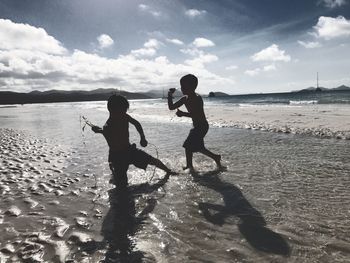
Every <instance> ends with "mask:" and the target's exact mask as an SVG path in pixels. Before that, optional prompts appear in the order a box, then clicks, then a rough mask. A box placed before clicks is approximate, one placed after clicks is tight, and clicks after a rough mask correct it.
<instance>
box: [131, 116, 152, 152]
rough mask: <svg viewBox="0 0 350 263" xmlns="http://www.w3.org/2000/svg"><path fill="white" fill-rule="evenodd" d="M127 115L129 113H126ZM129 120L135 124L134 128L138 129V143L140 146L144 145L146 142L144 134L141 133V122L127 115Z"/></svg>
mask: <svg viewBox="0 0 350 263" xmlns="http://www.w3.org/2000/svg"><path fill="white" fill-rule="evenodd" d="M128 116H129V115H128ZM129 122H130V123H131V124H132V125H134V126H135V128H136V130H137V131H138V133H139V134H140V137H141V140H140V144H141V146H142V147H146V146H147V144H148V142H147V140H146V137H145V134H144V133H143V129H142V126H141V124H140V123H139V122H138V121H137V120H135V119H134V118H132V117H131V116H129Z"/></svg>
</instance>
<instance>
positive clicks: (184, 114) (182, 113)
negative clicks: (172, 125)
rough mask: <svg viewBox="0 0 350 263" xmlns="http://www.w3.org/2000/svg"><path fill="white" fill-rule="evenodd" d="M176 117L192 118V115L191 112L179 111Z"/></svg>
mask: <svg viewBox="0 0 350 263" xmlns="http://www.w3.org/2000/svg"><path fill="white" fill-rule="evenodd" d="M176 116H178V117H189V118H192V116H191V114H190V113H189V112H185V111H181V110H179V109H178V110H177V112H176Z"/></svg>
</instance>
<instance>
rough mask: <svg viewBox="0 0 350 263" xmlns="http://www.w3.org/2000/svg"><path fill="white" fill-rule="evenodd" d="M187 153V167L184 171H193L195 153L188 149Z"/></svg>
mask: <svg viewBox="0 0 350 263" xmlns="http://www.w3.org/2000/svg"><path fill="white" fill-rule="evenodd" d="M185 153H186V167H184V169H187V168H190V169H193V164H192V157H193V152H192V151H190V150H189V149H187V148H186V150H185Z"/></svg>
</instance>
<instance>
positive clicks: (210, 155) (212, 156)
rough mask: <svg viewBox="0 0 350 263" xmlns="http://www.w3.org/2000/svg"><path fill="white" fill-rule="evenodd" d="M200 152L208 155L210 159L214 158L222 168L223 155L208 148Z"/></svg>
mask: <svg viewBox="0 0 350 263" xmlns="http://www.w3.org/2000/svg"><path fill="white" fill-rule="evenodd" d="M199 152H200V153H203V154H204V155H206V156H208V157H210V158H212V159H213V160H214V161H215V163H216V165H217V166H221V162H220V161H221V155H219V154H215V153H212V152H211V151H209V150H208V149H207V148H204V149H203V150H200V151H199Z"/></svg>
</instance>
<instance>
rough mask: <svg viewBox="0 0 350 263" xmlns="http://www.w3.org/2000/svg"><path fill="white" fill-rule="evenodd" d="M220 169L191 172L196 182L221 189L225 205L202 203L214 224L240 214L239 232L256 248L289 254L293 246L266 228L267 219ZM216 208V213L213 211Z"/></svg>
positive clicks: (203, 209)
mask: <svg viewBox="0 0 350 263" xmlns="http://www.w3.org/2000/svg"><path fill="white" fill-rule="evenodd" d="M219 173H220V171H219V170H218V171H212V172H208V173H205V174H201V175H199V174H198V173H196V172H193V173H191V174H192V176H193V178H194V180H195V182H197V183H199V184H201V185H203V186H206V187H208V188H210V189H213V190H215V191H217V192H219V193H220V194H221V195H222V197H223V201H224V205H219V204H211V203H206V202H205V203H203V202H202V203H199V209H200V210H201V211H202V213H203V215H204V217H205V218H206V219H207V220H208V221H209V222H211V223H212V224H215V225H219V226H222V225H223V224H224V223H225V219H226V218H227V217H229V216H237V217H239V218H240V220H241V222H240V223H239V225H238V228H239V231H240V232H241V234H242V235H243V236H244V237H245V238H246V240H247V241H248V242H249V244H250V245H251V246H253V247H254V248H256V249H258V250H261V251H264V252H268V253H274V254H279V255H284V256H288V255H289V254H290V249H289V246H288V244H287V242H286V241H285V240H284V239H283V237H282V236H280V235H279V234H277V233H275V232H273V231H272V230H270V229H268V228H267V227H266V221H265V219H264V218H263V216H262V215H261V213H260V212H259V211H258V210H256V209H255V208H254V207H252V205H251V204H250V203H249V202H248V200H247V199H245V197H244V196H243V194H242V192H241V191H240V190H239V189H238V188H237V187H236V186H234V185H233V184H230V183H226V182H223V181H221V180H220V178H219V177H218V175H219ZM210 211H212V212H210Z"/></svg>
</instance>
